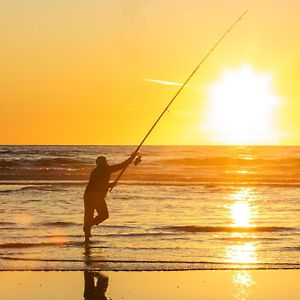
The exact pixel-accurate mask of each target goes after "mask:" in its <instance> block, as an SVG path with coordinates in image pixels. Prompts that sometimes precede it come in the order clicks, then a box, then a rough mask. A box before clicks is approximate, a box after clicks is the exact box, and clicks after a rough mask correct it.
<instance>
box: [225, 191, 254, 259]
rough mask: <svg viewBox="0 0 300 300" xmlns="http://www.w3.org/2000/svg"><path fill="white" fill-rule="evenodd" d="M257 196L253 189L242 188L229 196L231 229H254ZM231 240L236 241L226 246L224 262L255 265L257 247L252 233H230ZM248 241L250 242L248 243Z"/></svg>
mask: <svg viewBox="0 0 300 300" xmlns="http://www.w3.org/2000/svg"><path fill="white" fill-rule="evenodd" d="M257 198H258V195H257V193H256V191H255V188H249V187H242V188H240V189H238V190H237V191H235V193H233V194H231V195H229V197H228V200H229V201H230V202H231V203H230V204H229V206H227V208H228V209H229V216H230V218H231V226H232V227H246V228H247V227H254V226H256V224H255V221H256V217H257V215H258V208H257V206H256V205H255V204H254V203H255V200H257ZM231 238H232V239H233V240H235V241H237V242H236V243H235V244H232V245H228V246H227V247H226V250H225V256H226V261H227V262H230V263H242V264H252V263H257V262H258V260H257V245H256V243H255V242H252V239H253V240H255V234H254V233H253V232H232V233H231ZM249 240H250V241H249Z"/></svg>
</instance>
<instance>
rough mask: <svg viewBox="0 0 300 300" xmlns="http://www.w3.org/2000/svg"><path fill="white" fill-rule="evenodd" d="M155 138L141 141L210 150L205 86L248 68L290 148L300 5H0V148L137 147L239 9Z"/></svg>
mask: <svg viewBox="0 0 300 300" xmlns="http://www.w3.org/2000/svg"><path fill="white" fill-rule="evenodd" d="M247 8H248V9H249V13H248V14H247V16H246V17H245V18H244V19H243V20H242V21H241V22H240V23H239V24H238V26H237V27H236V28H235V29H234V30H233V31H232V32H231V33H230V34H229V35H228V36H227V37H226V39H225V40H224V42H222V44H221V45H220V46H219V47H218V48H217V49H216V51H215V52H214V53H213V54H212V55H211V56H210V57H209V59H208V60H207V62H206V63H205V64H204V65H203V66H202V67H201V69H200V70H199V72H198V73H197V74H196V76H195V77H194V78H193V79H192V80H191V82H190V83H189V85H188V86H187V87H186V89H185V90H184V91H183V93H182V94H181V96H180V97H178V99H177V100H176V102H175V103H174V106H172V107H171V109H170V113H168V114H167V115H166V116H165V117H164V119H163V120H162V121H161V123H160V124H159V125H158V127H157V128H156V129H155V131H153V134H152V135H151V136H150V138H149V140H148V143H150V144H217V143H219V141H218V140H214V138H212V136H210V133H209V131H207V130H206V129H204V127H203V126H202V125H203V122H204V119H205V116H204V115H206V111H205V109H206V107H207V101H208V98H207V90H208V87H209V86H213V85H215V84H216V83H217V82H218V81H219V80H220V77H221V76H222V74H223V72H224V71H226V70H238V69H239V68H240V67H241V66H242V65H244V64H247V65H250V66H251V67H252V68H253V69H254V70H255V71H256V72H257V74H259V73H261V74H268V75H270V77H271V79H272V80H271V84H272V89H273V92H274V93H275V94H276V95H278V97H280V99H281V101H282V103H281V105H280V106H279V107H278V111H277V113H276V115H275V117H274V120H273V121H274V123H275V125H276V126H275V127H276V132H275V131H274V134H275V135H277V136H279V137H280V138H279V139H278V141H277V143H281V144H299V143H300V135H299V132H300V121H299V117H298V116H299V114H300V102H299V98H300V97H299V96H300V88H299V84H298V80H299V77H298V76H297V75H298V73H299V70H300V65H299V63H300V58H299V53H300V41H299V34H300V18H299V11H300V2H299V1H296V0H294V1H292V0H286V1H279V0H278V1H275V0H272V1H261V0H259V1H258V0H252V1H243V0H240V1H233V0H232V1H221V0H219V1H216V0H212V1H199V0H186V1H176V0H172V1H171V0H170V1H169V0H160V1H158V0H153V1H149V0H148V1H146V0H138V1H135V0H123V1H122V0H113V1H100V0H90V1H79V0H63V1H61V0H60V1H59V0H52V1H44V0H42V1H35V0H26V1H23V0H14V1H12V0H2V1H1V2H0V37H1V38H0V49H1V72H0V76H1V78H0V85H1V98H0V101H1V110H0V131H1V135H0V143H1V144H137V143H139V142H140V140H141V139H142V138H143V136H144V134H145V133H146V132H147V130H148V129H149V127H150V126H151V125H152V123H153V122H154V121H155V119H156V118H157V116H158V114H159V113H160V112H161V111H162V109H163V108H164V107H165V105H166V104H167V103H168V102H169V101H170V98H171V97H172V96H173V95H174V93H175V92H176V90H177V89H178V87H176V86H166V85H160V84H156V83H150V82H146V81H144V80H143V79H145V78H151V79H160V80H167V81H176V82H183V81H184V80H185V79H186V77H187V76H188V75H189V73H190V72H191V71H192V70H193V68H194V67H195V66H196V65H197V64H198V63H199V61H200V60H201V58H202V57H203V56H204V55H205V54H206V53H207V51H208V50H209V49H210V47H211V46H212V45H213V44H214V43H215V42H216V40H217V39H218V38H219V36H220V35H221V34H222V33H223V32H224V31H225V30H226V29H227V28H228V26H229V25H230V24H231V23H232V22H233V21H234V20H235V19H236V18H237V16H238V15H240V14H241V13H242V12H243V11H244V10H245V9H247Z"/></svg>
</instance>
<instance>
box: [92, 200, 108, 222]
mask: <svg viewBox="0 0 300 300" xmlns="http://www.w3.org/2000/svg"><path fill="white" fill-rule="evenodd" d="M96 210H97V213H98V215H97V216H96V217H95V218H94V219H93V225H99V224H100V223H102V222H104V221H105V220H107V219H108V218H109V212H108V208H107V205H106V202H105V201H104V202H103V203H101V206H99V207H97V208H96Z"/></svg>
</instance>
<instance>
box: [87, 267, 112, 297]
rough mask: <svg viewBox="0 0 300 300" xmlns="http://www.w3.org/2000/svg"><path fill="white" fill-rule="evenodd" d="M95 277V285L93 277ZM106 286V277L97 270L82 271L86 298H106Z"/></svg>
mask: <svg viewBox="0 0 300 300" xmlns="http://www.w3.org/2000/svg"><path fill="white" fill-rule="evenodd" d="M95 277H97V278H98V280H97V285H96V286H95V281H94V278H95ZM107 288H108V277H106V276H104V275H103V274H101V273H99V272H95V273H94V272H91V271H84V292H83V297H84V299H86V300H107V298H106V296H105V293H106V290H107Z"/></svg>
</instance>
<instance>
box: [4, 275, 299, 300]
mask: <svg viewBox="0 0 300 300" xmlns="http://www.w3.org/2000/svg"><path fill="white" fill-rule="evenodd" d="M0 282H1V286H2V288H1V290H0V299H5V300H10V299H13V300H15V299H22V300H27V299H28V300H29V299H30V300H32V299H54V300H60V299H61V300H65V299H72V300H75V299H83V298H84V297H83V295H84V293H85V294H86V297H87V298H86V299H97V300H100V299H113V300H115V299H139V300H140V299H143V300H150V299H164V300H166V299H172V300H174V299H180V300H182V299H272V300H274V299H293V300H296V299H300V290H299V287H298V284H299V282H300V270H262V271H256V270H255V271H244V270H241V271H181V272H175V271H170V272H111V271H110V272H95V273H90V272H83V271H70V272H66V271H65V272H54V271H53V272H52V271H51V272H30V271H24V272H18V271H13V272H11V271H2V272H0ZM104 295H105V296H104ZM105 297H106V298H105Z"/></svg>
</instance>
